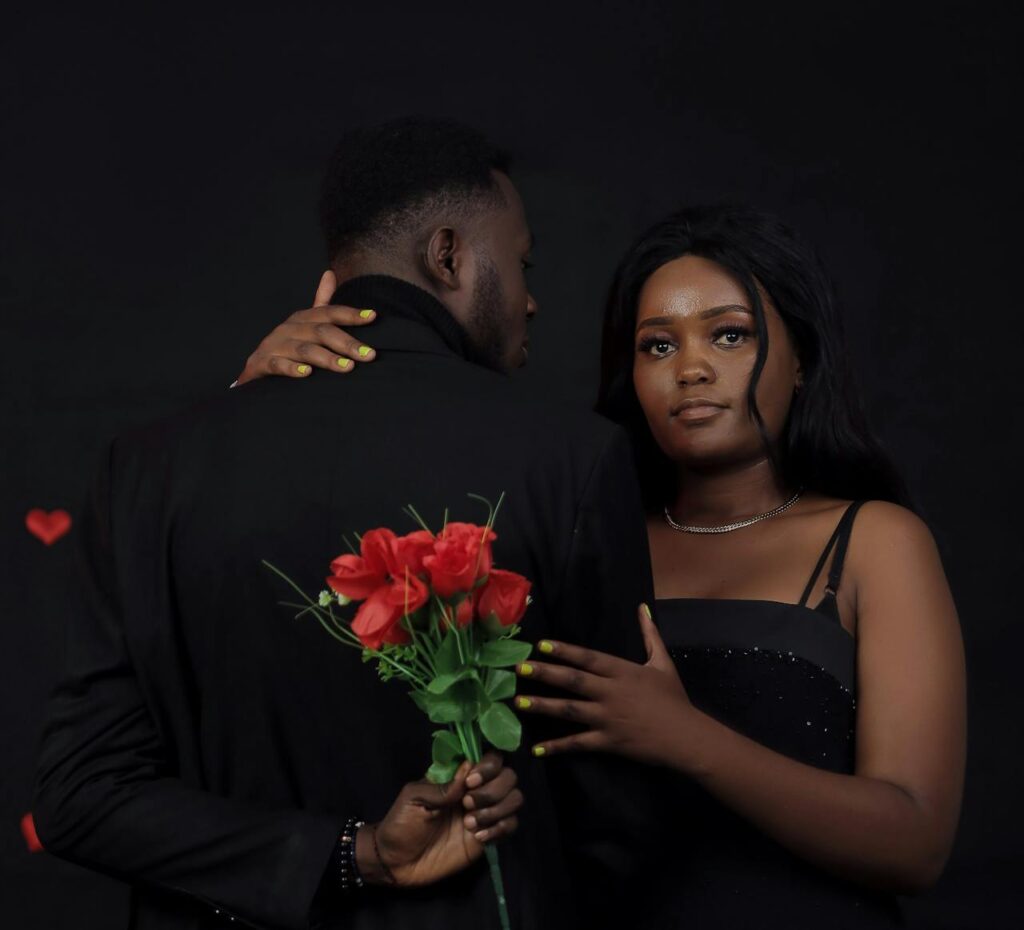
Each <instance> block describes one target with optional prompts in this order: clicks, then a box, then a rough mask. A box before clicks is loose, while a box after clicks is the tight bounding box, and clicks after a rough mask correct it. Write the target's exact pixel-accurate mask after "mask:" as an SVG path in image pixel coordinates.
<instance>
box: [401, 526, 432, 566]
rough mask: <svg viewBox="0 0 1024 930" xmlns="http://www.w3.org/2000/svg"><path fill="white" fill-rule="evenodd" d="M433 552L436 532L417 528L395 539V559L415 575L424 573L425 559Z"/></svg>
mask: <svg viewBox="0 0 1024 930" xmlns="http://www.w3.org/2000/svg"><path fill="white" fill-rule="evenodd" d="M433 553H434V534H433V533H428V532H427V531H426V530H416V531H415V532H414V533H409V534H408V535H406V536H399V537H398V539H396V540H395V561H396V562H397V563H398V565H399V566H400V567H401V568H408V569H409V571H411V572H412V573H413V574H414V575H422V574H423V572H424V568H423V560H424V558H426V557H427V556H428V555H433Z"/></svg>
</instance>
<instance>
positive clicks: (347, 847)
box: [337, 817, 365, 891]
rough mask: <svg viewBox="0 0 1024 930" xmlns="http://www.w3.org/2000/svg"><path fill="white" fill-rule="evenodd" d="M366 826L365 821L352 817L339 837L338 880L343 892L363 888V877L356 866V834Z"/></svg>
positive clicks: (346, 822)
mask: <svg viewBox="0 0 1024 930" xmlns="http://www.w3.org/2000/svg"><path fill="white" fill-rule="evenodd" d="M362 826H365V823H364V821H362V820H356V819H355V817H350V818H349V819H348V820H347V821H345V828H344V829H343V830H342V831H341V836H340V837H338V849H337V853H338V879H339V883H340V885H341V890H342V891H351V890H352V889H354V888H362V887H363V876H362V875H360V874H359V866H358V865H357V864H356V832H357V831H358V830H359V828H360V827H362Z"/></svg>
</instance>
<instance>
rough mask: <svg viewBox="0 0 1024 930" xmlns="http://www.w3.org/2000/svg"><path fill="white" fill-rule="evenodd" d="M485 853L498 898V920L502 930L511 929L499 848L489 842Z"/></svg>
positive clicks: (495, 895) (492, 884) (495, 894)
mask: <svg viewBox="0 0 1024 930" xmlns="http://www.w3.org/2000/svg"><path fill="white" fill-rule="evenodd" d="M484 855H485V856H486V857H487V867H488V869H489V870H490V873H491V886H492V887H493V888H494V897H496V898H497V899H498V920H499V921H501V930H510V927H511V923H510V922H509V919H508V902H507V901H506V900H505V882H504V880H503V879H502V877H501V864H500V863H499V862H498V848H497V847H496V846H492V845H491V844H490V843H488V844H487V845H486V846H485V847H484Z"/></svg>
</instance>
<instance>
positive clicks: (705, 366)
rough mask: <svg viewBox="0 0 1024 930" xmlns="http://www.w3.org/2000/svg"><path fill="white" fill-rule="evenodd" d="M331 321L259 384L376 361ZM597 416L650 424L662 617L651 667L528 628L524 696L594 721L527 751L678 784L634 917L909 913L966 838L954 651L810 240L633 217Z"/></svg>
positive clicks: (852, 920) (291, 333) (279, 345)
mask: <svg viewBox="0 0 1024 930" xmlns="http://www.w3.org/2000/svg"><path fill="white" fill-rule="evenodd" d="M332 283H333V282H329V281H328V282H327V286H328V287H329V286H331V285H332ZM321 296H323V292H322V293H321ZM352 313H353V314H354V311H352ZM331 319H333V320H339V319H345V320H350V316H339V308H331V310H330V311H327V310H325V309H324V308H314V309H313V310H311V311H304V312H303V313H300V314H297V315H295V316H293V318H292V319H291V321H290V322H289V323H286V324H283V325H282V326H281V327H278V329H277V330H275V331H274V333H272V334H271V336H270V337H268V339H267V340H265V341H264V343H263V344H261V347H260V349H259V350H258V352H257V353H255V354H254V356H253V357H252V358H251V359H250V361H249V365H248V366H247V370H246V372H245V373H244V375H243V377H244V378H245V379H246V380H247V379H248V378H249V377H254V376H259V375H261V374H265V373H271V372H275V371H277V372H287V373H290V374H295V375H299V376H301V375H302V374H304V373H305V372H302V371H299V370H298V366H299V365H300V362H301V363H302V366H303V367H308V366H306V365H305V363H306V362H310V363H312V364H316V365H318V366H319V367H334V368H335V370H338V369H339V366H338V361H337V360H338V358H339V356H341V357H345V355H347V354H349V353H350V354H351V355H352V357H354V358H358V357H360V353H359V351H358V348H357V347H356V348H354V351H353V350H352V347H350V346H349V345H348V343H346V342H343V341H342V339H343V338H344V339H347V338H348V337H342V336H340V335H339V333H338V332H337V331H336V330H335V329H334V327H331V326H329V325H326V326H325V325H324V324H323V323H322V322H320V321H325V320H331ZM306 341H313V342H317V343H320V344H321V345H320V346H319V348H318V350H317V352H316V353H314V354H310V353H309V352H308V350H306V349H303V350H302V351H299V344H300V343H301V342H306ZM337 350H340V351H337ZM368 354H369V353H365V352H364V353H363V354H362V357H366V356H367V355H368ZM275 358H276V359H277V360H276V361H272V359H275ZM342 367H347V368H348V369H352V368H353V367H354V366H353V365H352V363H351V362H349V364H348V365H347V366H342ZM598 410H599V411H600V412H602V413H604V414H605V415H607V416H609V417H610V418H612V419H613V420H616V421H618V422H619V423H621V424H622V425H623V426H625V428H626V429H627V430H628V431H629V432H630V434H631V436H632V438H633V441H634V445H635V449H636V456H637V463H638V471H639V475H640V480H641V484H642V491H643V495H644V498H645V500H646V502H647V504H648V506H649V522H648V527H649V540H650V548H651V557H652V564H653V569H654V582H655V590H656V593H657V597H658V618H659V623H658V627H657V628H656V627H655V626H654V624H653V623H652V622H651V619H650V617H649V615H646V616H645V615H644V611H641V618H640V622H641V625H642V627H643V631H644V636H645V639H646V642H647V645H648V653H649V659H648V661H647V663H646V664H645V665H642V666H641V665H636V664H634V663H630V662H627V661H625V660H622V659H618V658H615V657H612V656H607V655H603V654H600V653H595V652H591V651H587V650H583V649H581V648H579V647H576V646H574V645H572V644H568V643H551V642H542V643H540V644H539V652H540V653H542V654H543V655H542V660H541V661H534V660H532V659H531V660H530V661H529V662H527V663H524V664H523V665H522V666H521V667H520V669H519V674H520V676H521V677H522V678H523V681H522V683H521V691H522V693H521V694H520V695H519V697H518V698H517V706H518V707H519V708H520V709H521V710H522V711H523V712H524V713H537V714H545V715H549V716H554V717H559V718H563V719H566V720H570V721H573V722H575V723H577V724H578V725H579V726H580V732H579V733H577V734H576V735H573V736H569V737H565V738H562V739H557V740H554V741H550V742H546V743H543V744H540V745H538V746H535V747H534V748H533V751H534V754H535V755H537V756H551V755H555V754H557V753H562V752H573V751H607V752H614V753H617V754H620V755H624V756H628V757H631V758H634V759H637V760H639V761H642V762H646V763H653V764H655V765H658V766H660V767H662V768H663V769H664V770H665V773H666V778H669V779H671V780H672V785H671V786H670V787H669V786H666V790H665V793H664V797H665V813H666V818H665V819H666V822H668V823H672V824H673V826H674V828H675V834H674V835H675V843H674V845H675V852H674V853H673V855H672V856H671V858H670V859H669V860H667V861H666V860H665V859H664V857H662V859H661V861H660V862H659V865H658V875H657V876H656V878H655V881H653V882H652V890H651V891H650V892H649V893H645V894H644V895H643V896H642V899H638V901H637V916H638V919H639V920H641V921H643V922H644V925H645V926H666V927H669V926H684V925H688V926H693V927H699V928H705V927H718V926H721V927H736V926H739V925H741V922H743V923H745V924H750V925H753V926H776V925H777V926H786V927H804V926H828V927H839V926H841V927H848V926H849V927H860V926H863V927H873V926H887V925H891V924H893V923H897V922H898V910H897V908H896V902H895V894H894V893H897V892H914V891H917V890H920V889H923V888H926V887H927V886H929V885H931V884H932V883H933V882H934V881H935V880H936V879H937V877H938V875H939V874H940V872H941V870H942V867H943V865H944V864H945V861H946V859H947V857H948V855H949V851H950V847H951V845H952V841H953V835H954V832H955V828H956V823H957V818H958V815H959V806H960V798H961V793H962V782H963V770H964V756H965V697H964V691H965V685H964V660H963V652H962V645H961V640H960V633H959V626H958V621H957V617H956V612H955V608H954V606H953V602H952V598H951V596H950V592H949V589H948V585H947V583H946V579H945V576H944V574H943V570H942V566H941V563H940V560H939V557H938V554H937V552H936V548H935V545H934V542H933V540H932V537H931V535H930V533H929V531H928V529H927V528H926V527H925V525H924V524H923V523H922V522H921V521H920V520H919V519H918V518H917V517H916V516H914V514H913V513H912V512H911V511H910V510H908V509H906V507H905V506H903V504H904V493H903V491H902V489H901V486H900V483H899V480H898V478H897V477H896V475H895V472H894V470H893V469H892V467H891V466H890V465H889V463H888V462H887V461H886V459H885V457H884V455H883V453H882V452H881V450H880V448H879V447H878V446H877V444H876V443H875V442H874V441H873V440H872V438H871V436H870V434H869V433H868V431H867V429H866V427H865V425H864V422H863V418H862V416H861V414H860V409H859V405H858V403H857V402H856V399H855V398H854V395H853V393H852V390H851V387H850V382H849V378H848V375H847V371H846V364H845V349H844V345H843V341H842V327H841V323H840V319H839V317H838V315H837V313H836V310H835V306H834V302H833V299H832V296H831V292H830V288H829V285H828V282H827V279H826V277H825V275H824V273H823V272H822V271H821V269H820V268H819V266H818V264H817V262H816V260H815V259H814V257H813V255H812V254H811V252H810V251H809V250H808V249H807V248H806V246H805V245H803V244H802V243H801V242H800V241H799V239H798V238H797V237H796V236H795V235H794V234H793V233H791V232H790V231H789V230H788V229H786V228H785V227H784V226H783V225H781V224H780V223H779V222H777V221H776V220H774V219H772V218H771V217H768V216H765V215H762V214H759V213H757V212H755V211H752V210H747V209H739V208H729V207H718V208H710V209H697V210H684V211H682V212H680V213H677V214H674V215H673V216H670V217H668V218H667V219H665V220H664V221H662V222H661V223H658V224H657V225H655V226H654V227H653V228H651V229H650V230H648V231H647V232H645V233H644V234H643V235H642V236H641V237H640V238H639V239H638V240H637V242H636V243H635V244H634V245H633V247H632V248H631V249H630V250H629V251H628V253H627V254H626V256H625V258H624V259H623V261H622V262H621V264H620V266H619V268H618V271H617V272H616V276H615V279H614V282H613V285H612V288H611V293H610V297H609V302H608V307H607V311H606V316H605V327H604V341H603V349H602V383H601V388H600V395H599V402H598ZM662 637H663V638H664V639H662ZM532 681H539V682H543V683H545V684H548V685H553V686H555V687H558V688H561V689H563V691H564V693H565V694H566V697H565V698H561V697H559V698H554V697H543V698H542V697H538V696H535V695H533V694H531V693H530V688H529V684H530V682H532ZM680 779H681V780H680ZM680 785H682V791H681V790H680ZM624 893H626V892H625V890H624ZM684 921H685V922H687V923H686V924H684Z"/></svg>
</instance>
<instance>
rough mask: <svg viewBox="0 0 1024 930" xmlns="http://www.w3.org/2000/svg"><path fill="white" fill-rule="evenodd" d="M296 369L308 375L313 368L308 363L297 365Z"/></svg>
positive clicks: (301, 373)
mask: <svg viewBox="0 0 1024 930" xmlns="http://www.w3.org/2000/svg"><path fill="white" fill-rule="evenodd" d="M296 370H297V371H298V373H299V374H300V375H308V374H309V373H310V372H311V371H312V370H313V369H312V368H310V367H309V365H299V367H298V368H297V369H296Z"/></svg>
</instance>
